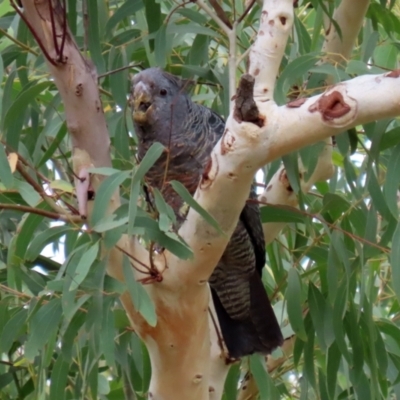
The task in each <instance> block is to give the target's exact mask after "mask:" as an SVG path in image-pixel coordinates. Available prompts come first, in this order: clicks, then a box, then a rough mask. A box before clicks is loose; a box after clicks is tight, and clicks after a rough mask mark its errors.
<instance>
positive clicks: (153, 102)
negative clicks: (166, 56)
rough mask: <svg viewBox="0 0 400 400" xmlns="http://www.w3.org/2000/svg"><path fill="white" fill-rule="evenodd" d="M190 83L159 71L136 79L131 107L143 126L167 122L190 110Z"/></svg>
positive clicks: (143, 72)
mask: <svg viewBox="0 0 400 400" xmlns="http://www.w3.org/2000/svg"><path fill="white" fill-rule="evenodd" d="M186 89H187V82H186V81H184V80H182V79H179V78H178V77H176V76H174V75H171V74H169V73H167V72H164V71H162V70H161V69H159V68H149V69H146V70H144V71H142V72H140V73H138V74H137V75H135V77H134V78H133V81H132V88H131V97H130V106H131V109H132V117H133V120H134V122H135V123H136V124H137V125H139V126H145V125H154V124H155V123H157V122H158V121H161V122H167V121H170V120H171V115H172V114H173V115H174V119H175V118H176V117H177V116H179V114H181V113H182V115H183V113H184V111H185V110H186V109H187V99H188V98H187V95H186Z"/></svg>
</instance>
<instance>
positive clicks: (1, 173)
mask: <svg viewBox="0 0 400 400" xmlns="http://www.w3.org/2000/svg"><path fill="white" fill-rule="evenodd" d="M0 181H1V182H2V183H3V184H4V186H5V187H6V188H8V189H10V188H11V187H12V186H13V184H14V177H13V175H12V173H11V168H10V164H9V162H8V159H7V155H6V152H5V151H4V147H3V145H0Z"/></svg>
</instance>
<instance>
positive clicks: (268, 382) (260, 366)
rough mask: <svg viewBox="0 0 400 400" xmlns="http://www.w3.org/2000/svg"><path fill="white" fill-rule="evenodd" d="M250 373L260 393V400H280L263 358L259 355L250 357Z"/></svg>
mask: <svg viewBox="0 0 400 400" xmlns="http://www.w3.org/2000/svg"><path fill="white" fill-rule="evenodd" d="M250 371H251V373H252V374H253V376H254V379H255V381H256V384H257V387H258V390H259V392H260V400H275V399H276V400H279V399H280V396H279V392H278V390H277V389H276V387H275V385H274V383H273V381H272V379H271V377H270V376H269V374H268V372H267V370H266V366H265V357H263V356H261V355H259V354H253V355H252V356H250Z"/></svg>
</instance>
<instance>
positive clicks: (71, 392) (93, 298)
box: [0, 0, 400, 400]
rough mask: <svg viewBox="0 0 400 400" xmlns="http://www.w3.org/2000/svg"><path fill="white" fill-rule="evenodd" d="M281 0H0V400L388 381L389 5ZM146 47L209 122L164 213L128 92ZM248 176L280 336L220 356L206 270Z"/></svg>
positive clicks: (390, 392) (394, 168)
mask: <svg viewBox="0 0 400 400" xmlns="http://www.w3.org/2000/svg"><path fill="white" fill-rule="evenodd" d="M294 3H295V4H293V1H291V0H281V1H275V0H265V1H264V2H261V1H260V2H255V1H246V2H244V3H243V2H242V1H240V0H221V1H217V0H209V1H207V0H197V1H185V2H183V1H178V0H171V1H169V0H168V1H162V2H157V1H156V0H146V1H143V0H130V1H128V0H126V1H122V0H121V1H119V0H114V1H111V0H109V1H101V0H99V1H86V0H83V1H78V0H68V1H67V0H49V1H47V0H35V1H29V0H21V1H20V2H18V1H14V0H11V1H10V2H8V1H4V0H3V1H2V2H1V3H0V33H1V35H2V40H1V44H0V51H1V53H0V54H1V58H0V60H1V63H2V65H1V68H0V71H1V76H0V78H1V82H2V84H1V121H0V126H1V141H2V146H0V163H1V165H0V235H1V236H0V237H1V253H0V296H1V297H0V354H1V358H0V390H1V392H0V398H1V399H77V398H79V399H97V398H100V399H110V400H111V399H135V398H138V399H140V398H147V397H148V398H154V399H193V400H197V399H221V398H223V399H235V398H238V399H253V398H254V399H256V398H258V397H260V398H262V399H279V398H288V399H289V398H302V399H306V398H307V399H312V398H316V399H319V398H322V399H352V398H355V399H377V398H382V399H385V398H396V397H399V396H400V386H399V377H400V375H399V372H400V330H399V323H398V319H399V312H400V307H399V299H400V269H399V268H400V251H399V249H400V243H399V242H400V228H399V225H398V219H399V211H398V186H399V181H400V178H399V174H398V165H399V161H398V160H399V154H400V144H399V143H400V127H399V121H398V120H397V119H396V116H398V115H399V114H400V83H399V81H400V72H399V69H398V61H399V60H398V48H399V37H400V24H399V19H398V16H399V11H400V10H399V5H398V4H395V1H393V0H392V1H384V0H381V1H376V0H371V1H368V0H342V1H339V0H335V1H322V0H313V1H310V2H306V1H303V2H294ZM153 66H159V67H161V68H164V69H166V70H168V71H169V72H171V73H174V74H176V75H178V76H181V77H183V78H187V79H190V80H192V81H193V88H192V97H193V99H194V100H195V101H197V102H201V103H203V104H205V105H207V106H209V107H212V108H213V109H214V110H215V111H217V112H218V113H220V114H221V115H223V116H224V117H225V119H226V127H225V133H224V135H223V137H222V139H221V140H220V142H219V143H218V144H217V145H216V146H215V148H214V150H213V152H212V154H211V158H210V162H209V167H208V168H207V170H206V171H205V172H204V174H203V177H202V179H201V181H200V182H199V186H198V188H197V191H196V193H195V195H194V196H193V197H192V196H190V195H189V194H188V193H187V192H186V191H185V190H184V189H183V188H182V187H181V186H179V185H176V186H175V188H176V190H177V192H178V194H179V195H180V196H181V197H182V198H183V200H184V201H185V202H186V203H187V204H188V206H189V207H190V209H189V212H188V214H187V218H186V221H185V222H184V223H183V224H182V226H181V227H180V228H179V230H178V231H176V230H175V229H174V223H173V222H174V215H173V214H172V213H171V211H170V209H169V208H168V207H167V204H166V202H165V200H163V199H162V197H161V196H158V197H157V201H156V207H155V208H151V207H149V205H148V201H147V200H148V195H147V193H146V190H145V189H144V188H143V185H142V181H143V177H144V175H145V174H146V172H147V171H148V170H149V168H150V167H151V166H152V165H153V163H154V162H155V161H156V160H157V158H158V157H159V156H160V155H161V153H162V152H163V151H168V148H163V147H162V146H161V145H159V146H158V145H154V146H153V147H152V148H151V149H150V150H149V152H148V153H147V155H146V157H145V158H144V159H142V160H141V162H140V163H138V162H137V158H136V145H137V138H136V136H135V132H134V129H133V125H132V120H131V115H130V111H129V107H128V97H129V90H130V89H129V88H130V83H129V81H130V77H131V76H132V75H133V74H135V73H136V72H138V71H140V70H142V69H144V68H147V67H153ZM236 88H238V89H236ZM332 136H334V137H335V138H334V140H333V139H332ZM256 173H257V177H258V180H259V183H258V185H259V198H258V203H259V204H260V207H261V216H262V222H263V229H264V234H265V241H266V245H267V246H266V253H267V263H266V266H265V268H264V274H263V281H264V284H265V287H266V288H267V291H268V293H269V295H270V298H271V300H272V303H273V305H274V309H275V314H276V315H277V318H278V320H279V322H280V325H281V328H282V332H283V335H284V337H285V341H284V343H283V345H282V347H281V348H280V349H278V350H276V351H275V352H274V353H273V354H272V355H270V356H268V357H267V358H265V357H262V356H260V355H257V354H256V355H252V356H251V357H246V358H244V359H242V360H236V361H234V362H232V360H230V359H229V358H228V355H227V353H226V349H225V348H224V345H223V343H222V342H221V335H220V332H219V326H218V322H217V321H216V319H215V317H213V306H212V302H210V296H209V289H208V285H207V279H208V277H209V276H210V275H211V273H212V272H213V269H214V267H215V265H216V263H217V262H218V260H219V258H220V257H221V254H222V253H223V251H224V249H225V246H226V244H227V242H228V240H229V237H230V235H231V234H232V231H233V229H234V228H235V226H236V223H237V220H238V218H239V214H240V212H241V210H242V208H243V205H244V204H245V202H246V201H254V199H253V200H248V199H247V196H248V193H249V187H250V185H251V182H252V180H253V178H254V175H255V174H256ZM155 245H157V246H156V247H155ZM155 248H157V251H155ZM160 249H161V250H160Z"/></svg>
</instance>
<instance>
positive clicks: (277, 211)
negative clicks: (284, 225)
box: [260, 204, 306, 224]
mask: <svg viewBox="0 0 400 400" xmlns="http://www.w3.org/2000/svg"><path fill="white" fill-rule="evenodd" d="M260 212H261V221H262V222H263V224H264V223H266V222H289V223H290V222H298V223H304V222H305V220H306V216H305V215H304V214H302V213H301V212H300V211H299V210H298V209H297V208H294V207H290V206H284V205H274V204H268V205H267V206H263V207H260Z"/></svg>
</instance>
